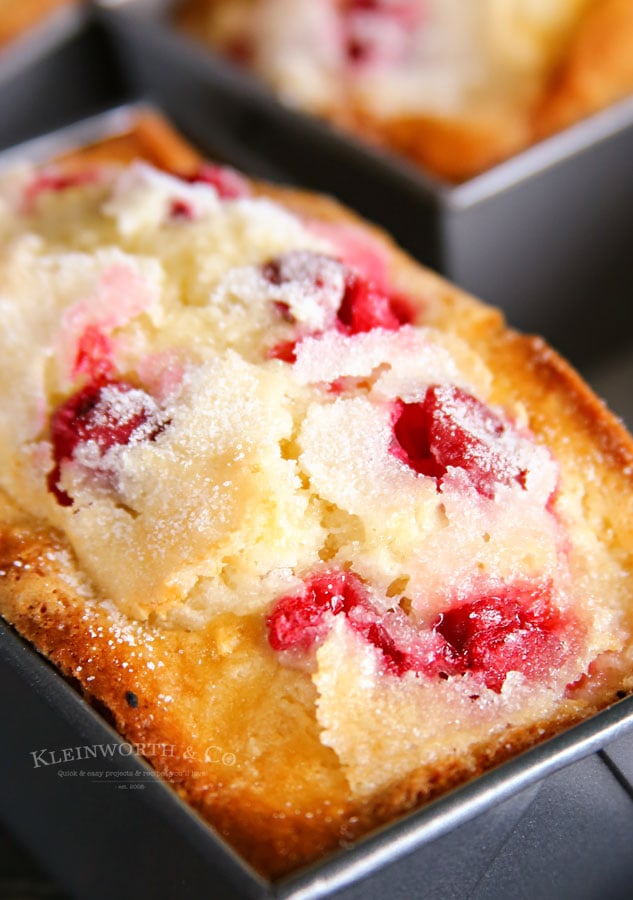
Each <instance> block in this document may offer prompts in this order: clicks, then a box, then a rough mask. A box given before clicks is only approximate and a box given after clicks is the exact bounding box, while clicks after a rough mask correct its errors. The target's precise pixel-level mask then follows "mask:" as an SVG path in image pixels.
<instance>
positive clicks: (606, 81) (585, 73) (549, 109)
mask: <svg viewBox="0 0 633 900" xmlns="http://www.w3.org/2000/svg"><path fill="white" fill-rule="evenodd" d="M179 17H180V21H181V23H182V24H183V25H184V26H185V27H186V28H187V29H188V30H189V31H191V32H192V33H193V34H195V35H197V36H198V37H202V38H203V39H206V40H207V41H209V42H210V43H211V44H213V45H214V46H215V47H217V48H218V49H220V50H221V51H222V52H223V53H225V54H228V55H229V56H231V57H232V58H234V59H236V60H237V61H238V62H239V63H241V64H243V65H246V66H248V67H249V68H250V69H251V70H252V71H253V72H254V73H255V74H256V75H257V76H259V77H260V78H261V79H263V80H264V81H265V82H266V83H267V84H268V85H270V87H272V89H273V90H274V91H275V92H276V93H277V94H278V95H279V96H280V98H281V99H282V100H283V101H284V102H287V103H289V104H290V105H293V106H296V107H298V108H300V109H303V110H306V111H308V112H311V113H315V114H317V115H322V116H325V117H326V118H330V119H333V120H334V121H336V122H338V123H339V124H342V125H344V126H346V127H350V128H351V129H352V130H354V131H356V132H357V133H360V134H361V135H363V136H365V137H370V138H372V139H374V140H378V141H380V142H382V143H386V144H387V145H389V146H391V147H392V148H393V149H396V150H400V151H401V152H404V153H405V154H407V155H409V156H412V157H413V158H414V159H416V160H417V161H419V162H421V163H422V164H423V165H424V166H425V167H426V168H428V169H430V170H431V171H432V172H435V173H437V174H439V175H441V176H444V177H447V178H449V179H451V180H462V179H463V178H467V177H469V176H471V175H473V174H475V173H476V172H478V171H480V170H481V169H484V168H487V167H488V166H490V165H492V164H494V163H495V162H497V161H498V160H500V159H503V158H504V157H505V156H508V155H510V154H511V153H513V152H516V151H517V150H519V149H521V148H522V147H524V146H526V145H527V144H529V143H530V142H531V141H533V140H535V139H536V138H537V137H538V136H542V135H543V134H545V133H550V132H551V131H556V130H558V129H560V128H561V127H564V126H565V125H567V124H569V123H570V122H571V121H574V120H575V119H576V118H579V117H580V116H582V115H587V114H588V113H590V112H593V111H595V110H596V109H599V108H601V107H602V106H604V105H606V104H607V103H610V102H612V101H613V100H614V99H616V98H617V97H619V96H622V95H623V94H624V93H627V92H628V91H630V90H632V89H633V70H632V68H631V66H632V64H631V63H630V59H631V58H633V49H632V48H633V3H631V0H606V2H605V0H549V2H548V0H478V2H477V3H472V2H470V0H324V2H319V3H314V2H311V0H238V2H233V0H231V2H226V0H189V2H186V3H184V4H183V5H182V9H181V10H180V12H179Z"/></svg>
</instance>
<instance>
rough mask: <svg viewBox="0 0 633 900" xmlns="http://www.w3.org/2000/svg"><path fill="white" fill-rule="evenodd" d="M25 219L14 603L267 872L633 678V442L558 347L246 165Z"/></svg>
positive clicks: (4, 367) (65, 171) (6, 476)
mask: <svg viewBox="0 0 633 900" xmlns="http://www.w3.org/2000/svg"><path fill="white" fill-rule="evenodd" d="M266 195H268V196H266ZM1 196H2V201H1V205H0V236H1V237H0V240H1V246H2V250H1V253H0V309H1V314H2V316H3V323H4V329H3V332H2V336H1V338H0V341H1V344H2V347H1V352H0V386H1V391H2V397H3V401H2V404H1V406H0V424H1V427H0V485H1V487H2V489H3V491H4V492H5V494H6V495H7V497H8V498H9V500H7V503H6V507H5V508H4V510H3V513H2V519H3V522H4V528H3V530H2V535H1V538H2V539H1V541H0V543H1V549H2V560H1V562H2V566H1V569H0V571H1V572H2V573H3V574H2V580H1V581H0V584H1V585H2V587H1V589H0V609H1V610H2V612H3V614H4V615H5V616H6V617H7V618H8V619H9V620H10V621H13V622H15V623H16V624H17V626H18V628H19V629H20V630H21V631H22V632H23V633H24V634H26V635H27V636H28V637H30V638H31V639H32V640H34V641H35V643H36V645H37V646H39V647H40V649H42V650H43V651H44V652H46V653H47V654H48V655H49V656H50V657H51V658H52V659H53V660H54V661H55V662H57V664H58V665H60V666H61V667H62V669H63V670H64V671H65V672H67V673H69V674H72V675H73V676H74V677H75V678H77V679H78V681H79V682H80V683H81V684H82V685H83V686H84V689H85V690H86V691H87V692H88V693H89V694H91V695H93V696H95V697H96V698H97V699H98V700H99V701H100V702H101V703H105V705H106V706H107V707H108V708H109V709H110V710H111V712H112V713H113V715H114V717H115V720H116V722H117V725H118V727H119V728H120V729H121V731H122V732H123V733H124V734H125V735H126V736H127V737H128V738H129V739H131V740H136V741H139V742H148V741H153V742H154V743H156V742H159V741H162V742H166V743H169V744H173V745H175V746H176V747H178V748H179V750H180V749H183V752H184V748H189V749H191V751H192V754H193V757H188V759H191V758H193V759H194V761H195V762H194V763H190V764H189V765H188V768H189V769H190V770H191V771H190V772H189V774H188V775H187V774H185V775H181V776H178V777H174V776H172V775H170V773H169V771H168V763H169V760H168V761H167V762H166V760H165V759H164V758H161V756H160V753H157V752H151V751H149V750H148V751H146V754H147V755H148V757H149V758H150V759H151V760H152V762H153V763H154V765H156V767H157V768H158V769H159V770H160V771H164V772H166V774H167V775H168V777H170V780H172V781H173V782H175V784H176V785H177V786H178V787H179V789H180V790H181V791H182V793H183V794H184V795H185V796H186V797H187V798H188V799H189V800H190V801H191V802H192V803H194V805H196V806H198V807H199V808H200V809H201V810H202V811H203V813H204V814H205V815H207V817H208V818H209V819H210V821H211V822H212V823H213V824H215V825H216V827H218V828H219V829H220V831H221V832H222V833H223V834H225V835H226V836H227V837H228V838H229V840H231V841H232V842H233V843H234V845H235V846H236V847H238V849H240V850H241V851H242V852H243V853H244V854H245V855H246V856H247V858H249V859H250V860H251V861H252V862H253V863H254V864H255V865H256V866H257V867H258V868H260V869H261V870H262V871H264V872H266V873H269V874H280V873H281V872H284V871H288V870H289V869H291V868H293V867H296V866H297V865H299V864H300V863H302V862H305V861H307V860H309V859H313V858H315V857H317V856H319V855H320V854H321V853H323V852H325V850H327V849H328V848H330V847H333V846H335V845H336V843H337V842H338V841H339V840H341V839H348V838H350V837H354V836H355V835H357V834H359V833H362V832H364V831H366V830H367V829H369V828H371V827H373V826H375V825H377V824H378V823H380V822H382V821H385V820H388V819H389V818H391V817H392V816H394V815H396V814H397V813H399V812H402V811H404V810H406V809H408V808H410V807H412V806H415V805H418V804H419V803H420V802H422V801H423V800H424V799H426V798H428V797H429V796H433V795H435V794H436V793H438V792H439V791H441V790H443V789H446V788H447V787H449V786H450V785H451V784H453V783H458V782H459V781H460V780H464V779H465V778H466V777H469V776H470V775H473V774H475V773H476V772H478V771H481V770H482V769H483V768H485V767H487V766H488V765H490V764H492V763H493V762H494V761H496V760H499V759H501V758H503V757H505V756H507V755H509V754H510V753H513V752H516V751H517V750H518V749H520V748H522V747H524V746H526V745H529V744H530V743H532V742H533V741H534V740H537V739H539V737H543V736H544V735H546V734H548V733H551V732H552V731H555V730H557V729H558V728H559V727H561V726H562V724H564V723H569V722H572V721H575V720H578V719H580V718H583V717H585V716H587V715H589V714H590V713H591V712H593V711H594V710H595V709H596V708H599V707H601V706H604V705H606V704H607V703H610V702H612V701H613V700H614V699H615V697H616V692H618V691H620V692H623V691H624V692H626V691H627V690H629V689H630V688H631V687H632V686H633V678H632V677H631V672H632V671H633V660H632V659H631V654H632V652H633V651H632V642H631V634H632V628H633V609H632V605H631V598H632V596H633V576H632V569H633V567H632V565H631V548H632V547H633V539H632V536H631V521H633V519H632V518H631V506H632V505H633V503H632V497H633V490H632V489H631V483H630V482H631V472H632V471H633V468H632V465H633V463H632V460H633V455H632V453H631V442H630V439H629V438H628V436H627V435H626V434H625V432H624V431H623V430H622V429H621V428H620V426H618V425H617V423H615V421H614V420H613V419H611V418H610V417H609V415H608V414H607V413H606V412H605V411H604V409H603V408H602V407H601V406H600V405H599V403H598V401H596V400H595V398H593V397H592V396H591V394H590V393H589V392H588V391H587V389H586V388H585V387H584V386H583V385H582V383H581V382H580V381H579V379H577V377H576V376H575V375H574V374H573V373H572V372H570V371H569V370H568V369H567V368H566V367H565V366H564V364H562V363H561V362H560V361H559V360H558V359H557V358H556V357H555V356H554V355H553V354H552V353H551V351H548V350H547V348H545V347H544V346H542V345H540V344H539V343H538V342H534V341H529V340H526V339H522V338H519V337H517V336H516V335H514V334H512V333H511V332H508V331H506V330H505V329H504V328H503V325H502V322H501V320H500V317H499V316H498V315H497V314H496V313H494V312H493V311H490V310H487V309H486V308H485V307H482V306H481V305H479V304H477V303H476V302H475V301H472V300H470V299H469V298H467V297H464V296H463V295H461V294H460V293H459V292H457V291H455V290H454V289H453V288H451V287H450V286H448V285H446V284H445V283H444V282H442V281H441V280H440V279H437V278H435V277H434V276H432V275H430V274H429V273H426V272H424V271H423V270H421V269H420V268H419V267H417V266H415V265H414V264H412V263H411V262H410V261H408V260H406V258H405V257H403V256H401V255H400V254H398V253H397V251H395V249H394V248H393V247H392V246H391V245H389V243H388V242H387V241H386V240H385V239H384V238H383V237H381V236H380V235H379V234H378V233H376V232H374V231H373V230H372V229H370V228H369V227H364V226H362V225H361V224H359V223H358V222H357V221H356V220H354V219H353V218H352V217H350V216H348V215H347V214H345V213H343V212H342V211H341V210H340V208H338V207H337V206H336V205H334V204H330V203H328V202H327V201H322V200H319V199H317V198H311V197H307V196H305V195H301V194H292V193H290V192H284V191H281V190H278V189H277V190H273V189H272V188H271V189H265V188H262V187H261V186H255V185H250V184H249V183H248V182H247V181H246V180H245V179H243V178H242V177H241V176H239V175H237V174H236V173H234V172H231V171H229V170H225V169H221V168H219V167H216V166H203V167H201V168H199V169H198V170H197V171H196V172H195V173H192V174H189V175H186V176H185V175H181V176H172V175H169V174H165V173H163V172H159V171H157V170H156V169H154V168H152V167H151V166H149V165H148V164H146V163H142V162H136V163H134V164H132V165H131V166H129V167H127V168H120V167H118V166H110V167H108V166H103V165H96V164H91V165H85V166H84V167H83V168H77V166H74V167H72V166H71V167H68V166H66V167H62V168H57V169H55V168H50V169H46V170H43V171H39V172H38V171H34V170H33V169H31V168H29V167H24V169H22V170H21V171H19V172H15V173H13V174H12V175H11V176H10V177H7V178H5V179H4V180H3V183H2V195H1ZM130 694H132V696H133V697H134V698H135V699H134V703H130V700H129V695H130ZM210 745H212V746H213V747H215V748H218V747H219V748H222V752H223V753H224V752H230V754H231V755H232V756H233V758H234V763H235V764H234V765H233V764H232V765H230V766H222V767H218V765H217V760H215V758H214V759H212V760H209V759H208V758H206V759H205V754H206V749H205V748H208V747H209V746H210ZM146 746H147V743H146ZM192 766H193V769H191V767H192ZM192 771H193V774H192V773H191V772H192ZM262 818H263V819H264V820H265V822H266V827H265V828H262V826H261V822H262Z"/></svg>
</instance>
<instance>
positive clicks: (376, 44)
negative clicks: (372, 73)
mask: <svg viewBox="0 0 633 900" xmlns="http://www.w3.org/2000/svg"><path fill="white" fill-rule="evenodd" d="M341 13H342V30H343V46H344V53H345V55H346V57H347V59H348V60H349V61H350V62H351V63H352V64H357V65H365V64H367V65H371V64H372V63H377V64H381V63H391V62H396V61H398V60H399V59H401V58H402V57H403V56H404V55H405V53H406V50H407V47H408V44H409V37H410V34H411V31H412V30H414V29H416V28H417V27H418V24H419V20H420V5H419V3H417V2H411V0H403V2H401V3H394V2H384V0H342V2H341ZM368 26H369V27H368ZM385 30H387V31H388V34H389V37H387V39H385Z"/></svg>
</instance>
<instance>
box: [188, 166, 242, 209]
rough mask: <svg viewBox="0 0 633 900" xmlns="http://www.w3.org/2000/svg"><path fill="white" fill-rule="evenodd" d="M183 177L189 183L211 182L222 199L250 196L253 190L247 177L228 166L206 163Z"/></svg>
mask: <svg viewBox="0 0 633 900" xmlns="http://www.w3.org/2000/svg"><path fill="white" fill-rule="evenodd" d="M183 177H184V180H185V181H187V182H188V183H189V184H210V185H211V186H212V187H214V188H215V189H216V191H217V192H218V195H219V196H220V197H221V198H222V200H235V199H237V198H239V197H248V196H249V194H250V192H251V191H250V186H249V184H248V181H247V180H246V178H244V177H243V176H242V175H240V174H239V172H236V171H235V170H234V169H229V168H228V167H227V166H218V165H212V164H211V163H206V164H205V165H203V166H201V167H200V168H199V169H198V170H197V172H193V173H192V174H191V175H185V176H183Z"/></svg>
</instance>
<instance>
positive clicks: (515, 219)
mask: <svg viewBox="0 0 633 900" xmlns="http://www.w3.org/2000/svg"><path fill="white" fill-rule="evenodd" d="M97 6H98V7H101V13H100V16H101V19H102V21H103V22H104V23H105V24H106V26H107V27H108V28H109V29H110V31H111V33H112V35H113V37H114V38H115V40H116V42H117V45H118V47H119V50H120V54H121V59H122V61H123V63H124V65H125V66H126V68H127V70H128V72H129V73H130V75H131V77H132V78H133V80H134V83H135V84H136V85H137V87H138V89H139V91H140V92H141V93H143V94H147V95H149V96H151V97H152V98H153V99H155V100H156V101H157V102H159V103H160V104H161V105H162V106H163V108H165V109H166V110H167V111H168V112H169V113H170V115H171V116H172V118H173V119H174V120H175V121H176V122H177V123H178V124H179V125H180V126H181V127H184V128H185V129H186V130H189V131H190V132H191V133H193V134H197V135H199V136H200V140H201V142H203V141H204V135H205V132H206V131H207V130H208V128H209V127H210V124H209V123H211V122H217V121H221V122H222V124H223V126H224V127H225V128H226V129H227V130H230V132H231V133H232V134H233V135H234V136H235V138H236V139H238V140H242V141H243V142H245V143H248V144H250V145H252V146H253V147H255V148H256V149H257V151H258V153H259V154H260V155H265V156H266V157H267V159H268V160H269V162H270V163H271V165H273V166H277V167H279V168H281V169H282V170H283V171H284V172H285V173H286V174H287V175H290V176H291V177H292V178H293V179H294V180H296V181H297V182H299V183H301V184H303V185H304V186H305V187H310V188H314V189H316V190H319V191H324V192H329V193H332V194H334V195H336V196H337V197H339V198H340V199H341V200H343V201H344V202H345V203H348V204H349V205H351V206H353V207H354V208H355V209H357V210H358V211H359V212H361V213H362V214H363V215H365V216H367V217H368V218H370V219H372V220H374V221H376V222H378V223H380V224H382V225H384V226H385V227H386V228H387V229H388V230H389V231H390V232H391V233H392V234H393V235H394V236H395V237H396V238H397V240H398V241H399V242H400V243H401V244H402V245H403V246H404V247H405V248H406V249H408V250H409V251H410V252H412V253H413V254H414V255H415V256H416V257H417V258H418V259H420V260H421V261H422V262H425V263H427V264H429V265H431V266H432V267H433V268H435V269H437V270H439V271H441V272H442V273H444V274H445V275H447V276H448V277H449V278H451V279H452V280H453V281H455V282H457V283H458V284H460V285H461V286H462V287H464V288H465V289H467V290H469V291H471V292H473V293H474V294H476V295H478V296H480V297H483V298H484V299H485V300H486V301H487V302H489V303H493V304H494V305H496V306H499V307H501V308H502V309H503V310H504V311H505V312H506V314H507V316H508V319H509V321H510V323H511V324H512V325H514V326H516V327H518V328H521V329H522V330H524V331H536V332H539V333H542V334H544V335H545V337H546V338H547V339H548V340H549V341H550V342H551V343H553V344H554V346H556V347H558V348H559V349H561V350H562V351H563V352H564V353H565V355H567V356H569V357H571V358H572V360H573V361H574V362H576V363H577V364H579V365H581V366H584V365H585V364H590V363H592V362H593V361H594V360H595V358H596V356H600V355H602V354H603V353H604V351H605V350H606V349H607V348H609V349H611V347H612V346H614V345H615V344H618V343H619V342H620V341H621V338H622V334H623V331H624V332H625V331H626V326H627V325H630V324H632V323H633V312H632V309H631V307H632V304H631V303H630V300H629V298H630V296H631V293H632V292H633V257H632V256H631V253H630V252H629V249H628V235H629V234H630V232H631V228H632V227H633V178H632V177H631V159H632V158H633V98H631V99H630V100H628V101H624V102H622V103H620V104H618V105H616V106H613V107H611V108H610V109H607V110H605V111H603V112H601V113H599V114H597V115H595V116H593V117H592V118H591V119H588V120H586V121H584V122H581V123H579V124H578V125H576V126H574V127H572V128H570V129H568V130H567V131H565V132H563V133H561V134H558V135H555V136H554V137H552V138H550V139H548V140H546V141H544V142H543V143H541V144H539V145H537V146H534V147H532V148H530V149H528V150H526V151H525V152H523V153H521V154H519V155H517V156H516V157H515V158H513V159H511V160H509V161H508V162H505V163H503V164H502V165H499V166H497V167H496V168H494V169H492V170H490V171H488V172H487V173H485V174H483V175H481V176H479V177H477V178H474V179H472V180H470V181H468V182H466V183H464V184H462V185H459V186H456V187H455V186H450V185H448V184H444V183H441V182H439V181H438V180H436V179H433V178H431V177H428V176H427V175H425V174H424V173H423V172H422V171H420V170H418V169H417V168H416V167H414V166H413V165H411V164H409V163H407V162H406V161H404V160H403V159H399V158H396V157H395V156H394V155H390V154H388V153H387V152H381V151H378V150H375V149H371V148H370V147H369V146H367V145H363V144H361V143H360V142H359V141H357V140H355V139H354V138H352V137H350V136H349V135H345V134H343V133H341V132H339V131H336V130H335V129H333V128H330V127H329V126H327V125H326V124H324V123H321V122H319V121H316V120H313V119H310V118H308V117H306V116H304V115H301V114H299V113H295V112H292V111H290V110H288V109H285V108H283V107H282V106H281V105H280V104H279V103H278V102H277V101H276V100H275V99H274V98H273V97H272V95H271V94H270V93H269V92H268V91H267V90H266V89H265V88H263V87H262V86H261V85H259V84H257V83H256V82H255V80H254V79H253V78H251V77H249V76H248V75H247V74H245V73H243V72H241V71H238V70H237V68H236V67H234V66H233V65H231V64H230V63H228V62H226V61H224V60H222V59H220V58H219V57H218V56H217V55H214V54H213V53H212V52H211V51H209V50H208V48H206V47H203V46H202V45H197V44H196V43H195V42H194V41H193V40H191V39H189V38H188V37H185V36H183V35H181V34H179V33H177V32H176V30H175V28H174V26H173V24H172V23H171V22H170V20H169V13H170V10H173V8H174V7H175V4H174V2H169V0H118V2H112V0H101V3H97ZM598 310H599V313H598ZM597 313H598V314H597Z"/></svg>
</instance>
